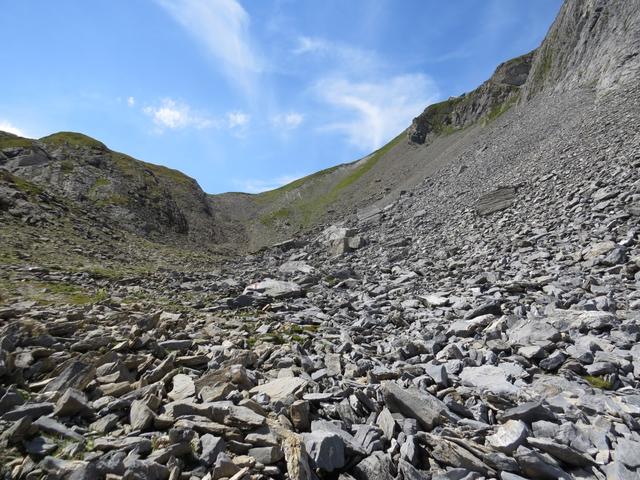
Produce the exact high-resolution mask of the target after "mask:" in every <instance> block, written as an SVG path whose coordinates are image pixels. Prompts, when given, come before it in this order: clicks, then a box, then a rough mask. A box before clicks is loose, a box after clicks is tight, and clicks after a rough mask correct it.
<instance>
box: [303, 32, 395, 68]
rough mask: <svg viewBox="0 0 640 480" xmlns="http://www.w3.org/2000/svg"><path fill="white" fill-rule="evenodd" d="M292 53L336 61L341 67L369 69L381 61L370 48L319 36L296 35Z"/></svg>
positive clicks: (375, 66)
mask: <svg viewBox="0 0 640 480" xmlns="http://www.w3.org/2000/svg"><path fill="white" fill-rule="evenodd" d="M292 53H293V54H294V55H299V56H302V55H313V56H315V57H320V58H324V59H326V60H328V61H333V62H336V63H337V64H338V65H339V66H340V67H341V69H350V70H360V71H362V70H371V69H376V68H379V67H380V66H381V65H382V64H383V62H382V60H381V59H380V58H379V56H378V55H377V54H376V53H375V52H373V51H370V50H366V49H363V48H359V47H356V46H353V45H348V44H346V43H341V42H335V41H331V40H327V39H325V38H321V37H308V36H305V35H301V36H298V37H297V39H296V44H295V46H294V48H293V50H292Z"/></svg>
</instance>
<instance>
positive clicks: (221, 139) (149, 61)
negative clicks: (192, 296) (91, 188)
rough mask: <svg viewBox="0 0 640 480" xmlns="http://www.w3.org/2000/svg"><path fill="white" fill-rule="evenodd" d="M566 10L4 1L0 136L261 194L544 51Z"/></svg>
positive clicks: (500, 2) (425, 0)
mask: <svg viewBox="0 0 640 480" xmlns="http://www.w3.org/2000/svg"><path fill="white" fill-rule="evenodd" d="M560 5H561V0H536V1H535V2H533V1H525V0H456V1H440V0H438V1H436V0H349V1H345V0H322V1H315V0H92V1H90V2H89V1H86V0H56V1H43V0H39V1H38V0H20V1H15V0H0V19H1V20H2V28H1V29H0V42H1V43H0V44H1V45H2V48H0V63H1V64H2V65H3V67H4V68H3V72H2V74H1V75H0V91H1V92H2V95H0V129H4V130H10V131H14V132H16V133H21V134H23V135H25V136H30V137H41V136H44V135H48V134H50V133H53V132H56V131H61V130H71V131H79V132H83V133H86V134H88V135H90V136H93V137H95V138H97V139H99V140H102V141H103V142H105V143H106V144H107V145H108V146H109V147H111V148H112V149H114V150H118V151H122V152H125V153H128V154H130V155H132V156H134V157H136V158H139V159H141V160H145V161H148V162H152V163H158V164H162V165H167V166H169V167H172V168H177V169H179V170H181V171H183V172H185V173H186V174H188V175H190V176H192V177H194V178H195V179H197V180H198V182H199V183H200V185H201V186H202V187H203V188H204V190H205V191H207V192H210V193H218V192H224V191H247V192H257V191H261V190H265V189H270V188H275V187H277V186H279V185H282V184H283V183H286V182H288V181H291V180H293V179H295V178H298V177H300V176H303V175H306V174H309V173H312V172H315V171H317V170H320V169H322V168H326V167H329V166H332V165H336V164H338V163H344V162H348V161H352V160H355V159H358V158H360V157H362V156H364V155H366V154H367V153H370V152H371V151H372V150H375V149H376V148H378V147H380V146H381V145H383V144H384V143H386V142H387V141H388V140H390V139H391V138H393V137H394V136H395V135H397V134H398V133H399V132H401V131H402V130H403V129H404V128H406V127H407V126H408V125H409V124H410V122H411V119H412V118H413V117H415V116H416V115H417V114H419V113H420V112H421V111H422V110H423V109H424V108H425V107H426V106H427V105H428V104H430V103H433V102H435V101H438V100H441V99H446V98H448V97H449V96H452V95H459V94H460V93H463V92H466V91H469V90H472V89H473V88H475V87H476V86H478V85H479V84H480V83H481V82H482V81H484V80H485V79H487V78H488V77H489V76H490V75H491V73H492V72H493V70H494V69H495V67H496V66H497V64H498V63H500V62H502V61H504V60H507V59H509V58H512V57H514V56H517V55H520V54H522V53H525V52H527V51H529V50H531V49H533V48H535V47H537V46H538V45H539V44H540V42H541V41H542V39H543V38H544V35H545V34H546V32H547V29H548V28H549V26H550V24H551V22H552V21H553V19H554V17H555V15H556V13H557V11H558V9H559V7H560Z"/></svg>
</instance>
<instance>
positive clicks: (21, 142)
mask: <svg viewBox="0 0 640 480" xmlns="http://www.w3.org/2000/svg"><path fill="white" fill-rule="evenodd" d="M32 145H33V141H32V140H29V139H28V138H22V137H16V136H14V135H6V136H5V135H3V136H0V149H3V148H29V147H31V146H32Z"/></svg>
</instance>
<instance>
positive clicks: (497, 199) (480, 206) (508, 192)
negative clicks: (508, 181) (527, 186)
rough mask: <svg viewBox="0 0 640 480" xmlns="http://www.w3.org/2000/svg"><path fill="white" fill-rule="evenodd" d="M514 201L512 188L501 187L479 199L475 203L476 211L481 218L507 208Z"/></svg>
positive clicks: (514, 193) (514, 191) (514, 192)
mask: <svg viewBox="0 0 640 480" xmlns="http://www.w3.org/2000/svg"><path fill="white" fill-rule="evenodd" d="M515 199H516V189H515V188H514V187H501V188H498V189H496V190H494V191H493V192H490V193H487V194H486V195H483V196H482V197H480V198H479V199H478V202H477V203H476V210H477V212H478V213H479V214H480V215H482V216H485V215H491V214H492V213H495V212H499V211H500V210H505V209H507V208H509V207H510V206H511V205H512V204H513V202H514V201H515Z"/></svg>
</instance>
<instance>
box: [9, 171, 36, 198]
mask: <svg viewBox="0 0 640 480" xmlns="http://www.w3.org/2000/svg"><path fill="white" fill-rule="evenodd" d="M0 179H2V180H4V181H6V182H9V183H11V184H13V185H14V186H15V187H16V188H17V189H18V190H20V191H21V192H23V193H26V194H27V195H39V194H41V193H42V192H43V191H44V190H43V189H42V187H39V186H38V185H36V184H34V183H31V182H29V181H27V180H25V179H24V178H20V177H17V176H15V175H13V174H11V173H9V172H7V171H6V170H0Z"/></svg>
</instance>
